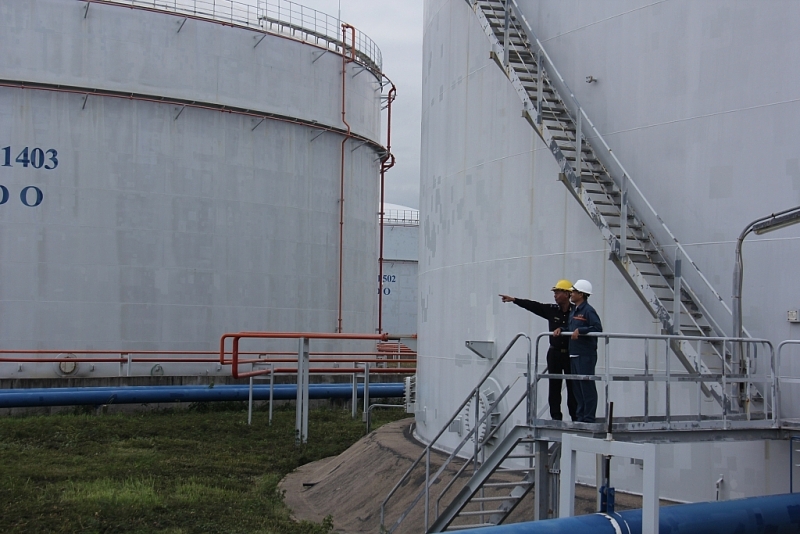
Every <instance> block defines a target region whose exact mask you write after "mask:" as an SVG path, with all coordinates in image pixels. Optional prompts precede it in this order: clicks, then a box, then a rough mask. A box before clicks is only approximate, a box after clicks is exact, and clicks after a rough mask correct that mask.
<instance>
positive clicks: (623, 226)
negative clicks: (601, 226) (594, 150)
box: [619, 173, 628, 258]
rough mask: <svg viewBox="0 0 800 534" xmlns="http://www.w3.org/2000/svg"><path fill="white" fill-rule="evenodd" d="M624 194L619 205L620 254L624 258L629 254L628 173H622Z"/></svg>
mask: <svg viewBox="0 0 800 534" xmlns="http://www.w3.org/2000/svg"><path fill="white" fill-rule="evenodd" d="M620 192H621V194H622V196H621V197H620V205H619V255H620V258H624V257H625V256H627V255H628V175H627V174H625V173H622V187H621V188H620Z"/></svg>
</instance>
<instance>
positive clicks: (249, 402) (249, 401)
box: [247, 364, 255, 426]
mask: <svg viewBox="0 0 800 534" xmlns="http://www.w3.org/2000/svg"><path fill="white" fill-rule="evenodd" d="M254 368H255V364H252V366H251V370H253V369H254ZM252 422H253V377H252V376H251V377H250V387H249V388H248V390H247V425H248V426H249V425H250V424H252Z"/></svg>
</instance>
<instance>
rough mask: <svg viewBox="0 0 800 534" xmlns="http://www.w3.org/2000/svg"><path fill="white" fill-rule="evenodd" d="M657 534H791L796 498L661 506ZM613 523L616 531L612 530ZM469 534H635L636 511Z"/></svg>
mask: <svg viewBox="0 0 800 534" xmlns="http://www.w3.org/2000/svg"><path fill="white" fill-rule="evenodd" d="M658 519H659V521H658V529H659V530H658V531H659V534H731V533H734V534H797V533H798V532H800V494H798V493H794V494H792V493H788V494H785V495H771V496H768V497H752V498H749V499H738V500H734V501H722V502H700V503H693V504H680V505H676V506H662V507H661V508H660V509H659V516H658ZM614 523H616V525H617V526H618V527H619V529H620V530H619V531H618V530H616V528H615V525H614ZM455 532H462V533H465V534H466V533H467V532H469V533H470V534H614V533H615V532H622V534H641V532H642V511H641V510H627V511H625V512H620V513H615V514H610V515H606V514H590V515H582V516H577V517H565V518H561V519H548V520H546V521H533V522H528V523H516V524H513V525H500V526H497V527H484V528H476V529H469V530H458V531H455Z"/></svg>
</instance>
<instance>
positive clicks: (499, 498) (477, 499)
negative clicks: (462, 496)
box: [469, 495, 514, 503]
mask: <svg viewBox="0 0 800 534" xmlns="http://www.w3.org/2000/svg"><path fill="white" fill-rule="evenodd" d="M513 498H514V497H512V496H510V495H498V496H497V497H473V498H472V499H470V500H469V502H471V503H472V502H492V501H507V500H508V499H513Z"/></svg>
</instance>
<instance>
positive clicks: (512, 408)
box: [435, 377, 530, 517]
mask: <svg viewBox="0 0 800 534" xmlns="http://www.w3.org/2000/svg"><path fill="white" fill-rule="evenodd" d="M517 380H519V377H517V379H516V380H514V383H512V384H511V386H509V387H508V389H509V390H510V389H511V388H512V387H514V384H516V383H517ZM529 392H530V388H526V389H525V391H524V392H523V393H522V395H520V397H519V399H517V401H516V402H515V403H514V405H513V406H511V408H509V409H508V411H507V413H506V415H505V416H504V417H503V418H502V419H501V420H500V422H499V423H498V424H497V426H496V427H495V428H493V429H492V430H491V431H490V432H489V433H488V434H487V435H486V437H485V438H484V440H483V442H484V443H486V442H487V441H488V440H489V438H492V437H494V435H495V434H496V433H497V432H498V431H499V430H500V428H502V426H503V424H504V423H505V422H506V421H508V419H509V418H510V417H511V415H512V414H513V413H514V412H515V411H516V410H517V408H519V405H520V404H522V401H524V400H525V399H526V398H527V397H528V393H529ZM500 400H501V399H499V398H498V399H497V400H496V401H495V402H494V403H492V406H491V407H490V408H489V409H488V410H486V414H485V415H484V418H485V417H486V416H487V415H490V414H491V412H492V411H493V409H494V408H496V407H497V405H498V404H499V403H500ZM477 426H479V425H476V427H477ZM465 441H466V440H465ZM481 450H483V448H482V449H481ZM476 452H477V451H476ZM473 460H476V455H475V453H474V452H473V454H472V455H471V456H470V457H469V458H467V459H466V461H465V462H464V465H463V466H461V468H460V469H459V470H458V471H457V472H456V474H455V475H453V478H452V479H450V482H448V483H447V485H446V486H445V487H444V488H442V491H441V492H440V493H439V497H437V498H436V509H435V512H436V513H435V515H436V516H437V517H438V515H439V502H440V501H441V500H442V498H443V497H444V495H445V493H447V492H448V491H449V490H450V488H451V487H452V486H453V484H455V482H456V481H457V480H458V478H459V477H460V476H461V474H462V473H463V472H464V470H465V469H466V468H467V466H469V464H470V462H472V461H473Z"/></svg>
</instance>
